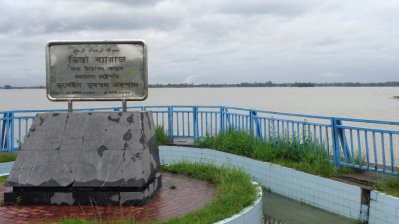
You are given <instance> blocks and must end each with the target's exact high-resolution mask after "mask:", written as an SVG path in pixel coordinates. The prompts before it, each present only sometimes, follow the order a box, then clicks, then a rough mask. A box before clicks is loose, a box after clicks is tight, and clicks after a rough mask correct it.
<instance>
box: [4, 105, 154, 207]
mask: <svg viewBox="0 0 399 224" xmlns="http://www.w3.org/2000/svg"><path fill="white" fill-rule="evenodd" d="M159 165H160V162H159V152H158V147H157V145H156V139H155V127H154V122H153V120H152V114H151V112H124V113H122V112H96V113H87V112H85V113H46V114H38V115H37V116H36V118H35V119H34V121H33V124H32V126H31V128H30V130H29V133H28V135H27V137H26V139H25V141H24V144H23V145H22V151H21V152H20V153H19V155H18V158H17V160H16V161H15V164H14V167H13V168H12V170H11V172H10V176H9V177H8V184H9V185H10V186H12V187H13V192H10V193H6V194H5V196H4V201H5V203H21V204H68V205H72V204H81V205H85V204H87V205H92V204H97V205H108V204H121V205H124V204H142V203H144V202H145V201H147V200H148V199H149V198H151V196H152V194H153V193H154V192H155V191H156V190H157V189H158V188H159V186H160V185H161V176H160V175H159Z"/></svg>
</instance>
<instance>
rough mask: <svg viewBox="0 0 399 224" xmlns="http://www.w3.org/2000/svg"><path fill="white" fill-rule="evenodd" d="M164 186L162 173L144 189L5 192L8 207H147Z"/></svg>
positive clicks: (63, 188)
mask: <svg viewBox="0 0 399 224" xmlns="http://www.w3.org/2000/svg"><path fill="white" fill-rule="evenodd" d="M161 186H162V176H161V174H160V173H157V174H156V177H155V178H154V179H153V180H152V181H150V182H149V183H148V184H147V185H146V186H144V187H142V188H134V187H71V188H68V187H13V191H12V192H6V193H4V203H5V204H7V205H20V204H24V205H100V206H106V205H144V204H145V203H147V202H148V201H149V200H150V199H151V198H152V196H153V195H154V193H155V192H156V191H157V190H158V189H160V188H161Z"/></svg>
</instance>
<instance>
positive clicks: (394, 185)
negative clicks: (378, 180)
mask: <svg viewBox="0 0 399 224" xmlns="http://www.w3.org/2000/svg"><path fill="white" fill-rule="evenodd" d="M375 188H376V189H377V190H379V191H382V192H384V193H387V194H390V195H393V196H395V197H399V176H398V177H396V178H395V179H389V180H386V181H385V182H384V183H382V184H377V185H376V186H375Z"/></svg>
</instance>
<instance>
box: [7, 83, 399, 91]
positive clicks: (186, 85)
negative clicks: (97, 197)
mask: <svg viewBox="0 0 399 224" xmlns="http://www.w3.org/2000/svg"><path fill="white" fill-rule="evenodd" d="M148 86H149V88H204V87H205V88H207V87H208V88H228V87H399V82H394V81H392V82H368V83H362V82H335V83H317V82H294V83H272V82H271V81H267V82H252V83H251V82H242V83H235V84H228V83H224V84H212V83H211V84H208V83H206V84H190V83H168V84H149V85H148ZM44 88H46V87H45V86H26V87H14V86H11V85H4V86H0V89H44Z"/></svg>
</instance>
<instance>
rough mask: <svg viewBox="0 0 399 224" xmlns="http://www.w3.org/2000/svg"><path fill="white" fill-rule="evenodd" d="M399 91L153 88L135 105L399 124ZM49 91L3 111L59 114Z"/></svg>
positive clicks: (13, 101)
mask: <svg viewBox="0 0 399 224" xmlns="http://www.w3.org/2000/svg"><path fill="white" fill-rule="evenodd" d="M393 96H399V87H355V88H352V87H315V88H291V87H281V88H280V87H272V88H150V89H149V96H148V98H147V100H145V101H143V102H129V103H128V106H135V105H225V106H238V107H246V108H253V109H266V110H272V111H281V112H290V113H305V114H313V115H326V116H341V117H352V118H365V119H378V120H390V121H399V99H394V97H393ZM120 105H121V103H120V102H76V103H74V108H84V107H109V106H110V107H112V106H120ZM66 107H67V104H66V103H65V102H50V101H49V100H48V99H47V98H46V91H45V90H44V89H23V90H18V89H12V90H4V89H2V90H0V111H1V110H14V109H50V108H52V109H59V108H66Z"/></svg>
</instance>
